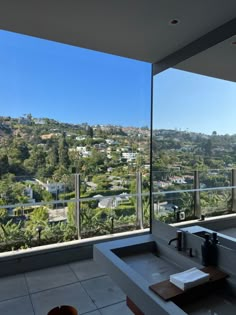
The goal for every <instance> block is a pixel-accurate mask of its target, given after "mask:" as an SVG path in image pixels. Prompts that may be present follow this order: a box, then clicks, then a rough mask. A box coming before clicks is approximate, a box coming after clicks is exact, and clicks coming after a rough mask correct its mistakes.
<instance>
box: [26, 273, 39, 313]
mask: <svg viewBox="0 0 236 315" xmlns="http://www.w3.org/2000/svg"><path fill="white" fill-rule="evenodd" d="M23 275H24V279H25V284H26V287H27V290H28V296H29V299H30V303H31V306H32V309H33V312H34V315H35V314H36V313H35V309H34V305H33V301H32V299H31V294H30V290H29V284H28V281H27V278H26V274H25V273H24V274H23Z"/></svg>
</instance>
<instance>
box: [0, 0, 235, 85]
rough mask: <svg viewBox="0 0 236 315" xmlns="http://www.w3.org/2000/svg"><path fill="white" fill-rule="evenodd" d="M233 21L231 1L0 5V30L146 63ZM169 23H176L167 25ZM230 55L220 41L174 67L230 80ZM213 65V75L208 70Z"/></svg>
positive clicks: (16, 0) (82, 0)
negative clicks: (175, 21)
mask: <svg viewBox="0 0 236 315" xmlns="http://www.w3.org/2000/svg"><path fill="white" fill-rule="evenodd" d="M235 17H236V1H235V0H227V1H223V0H198V1H196V0H179V1H175V0H41V1H37V0H1V1H0V28H1V29H4V30H8V31H13V32H17V33H21V34H27V35H31V36H35V37H39V38H44V39H48V40H52V41H57V42H61V43H65V44H69V45H75V46H79V47H84V48H88V49H92V50H97V51H101V52H106V53H111V54H115V55H119V56H123V57H128V58H132V59H136V60H140V61H146V62H149V63H158V62H159V61H161V60H163V59H164V58H166V57H167V56H169V55H171V54H173V53H175V52H177V51H178V50H180V49H181V48H183V47H185V46H186V45H188V44H190V43H191V42H193V41H195V40H197V39H198V38H200V37H202V36H203V35H205V34H207V33H208V32H210V31H213V30H214V29H215V28H217V27H218V26H220V25H222V24H224V23H226V22H228V21H230V20H232V19H234V18H235ZM172 19H178V20H179V23H178V24H176V25H170V23H169V22H170V20H172ZM235 51H236V47H232V45H228V42H227V41H226V43H222V44H219V45H217V47H213V48H210V49H209V50H208V51H205V52H203V53H200V54H199V55H197V56H196V57H194V58H190V59H189V60H185V61H184V62H182V63H181V64H179V65H178V68H180V69H184V70H188V71H193V72H197V73H202V74H206V75H213V76H214V75H216V76H217V75H219V76H220V77H221V76H222V78H224V79H229V80H233V81H236V71H234V73H235V75H233V74H232V75H230V76H228V74H229V63H230V64H231V65H232V63H234V60H233V59H234V58H233V57H234V52H235ZM226 58H227V59H226ZM228 58H231V59H230V60H229V59H228ZM219 61H220V63H221V64H220V65H219ZM226 63H227V65H226V68H227V69H226V70H225V72H224V64H226ZM215 67H217V68H218V69H219V71H218V70H217V71H215V72H214V71H212V68H215ZM234 76H235V77H234Z"/></svg>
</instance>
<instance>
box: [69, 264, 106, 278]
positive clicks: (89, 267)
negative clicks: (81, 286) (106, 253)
mask: <svg viewBox="0 0 236 315" xmlns="http://www.w3.org/2000/svg"><path fill="white" fill-rule="evenodd" d="M70 267H71V268H72V270H73V271H74V273H75V274H76V276H77V278H78V279H79V280H88V279H91V278H95V277H99V276H103V275H105V273H104V272H103V271H102V269H101V268H100V266H99V265H98V264H97V263H96V262H95V261H94V260H92V259H89V260H83V261H78V262H74V263H71V264H70Z"/></svg>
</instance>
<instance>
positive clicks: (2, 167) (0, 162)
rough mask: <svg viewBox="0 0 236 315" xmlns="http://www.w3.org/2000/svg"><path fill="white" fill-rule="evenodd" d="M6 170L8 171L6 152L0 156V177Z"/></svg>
mask: <svg viewBox="0 0 236 315" xmlns="http://www.w3.org/2000/svg"><path fill="white" fill-rule="evenodd" d="M8 171H9V162H8V156H7V155H6V154H3V155H1V156H0V178H1V176H2V175H3V174H6V173H8Z"/></svg>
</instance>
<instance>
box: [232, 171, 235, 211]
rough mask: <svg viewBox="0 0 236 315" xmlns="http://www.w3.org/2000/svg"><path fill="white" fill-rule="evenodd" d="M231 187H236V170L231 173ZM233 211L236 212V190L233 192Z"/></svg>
mask: <svg viewBox="0 0 236 315" xmlns="http://www.w3.org/2000/svg"><path fill="white" fill-rule="evenodd" d="M231 186H236V169H232V171H231ZM231 211H232V212H236V188H232V190H231Z"/></svg>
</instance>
